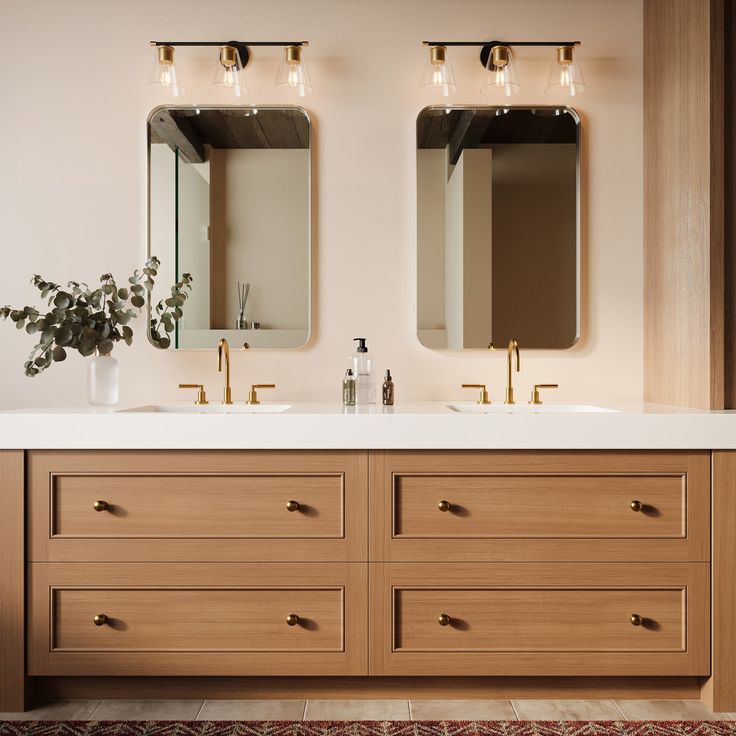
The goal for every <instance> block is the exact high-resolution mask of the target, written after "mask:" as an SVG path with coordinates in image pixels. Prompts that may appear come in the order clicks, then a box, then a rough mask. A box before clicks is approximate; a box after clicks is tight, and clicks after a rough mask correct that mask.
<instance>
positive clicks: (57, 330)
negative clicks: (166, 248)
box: [0, 256, 193, 404]
mask: <svg viewBox="0 0 736 736" xmlns="http://www.w3.org/2000/svg"><path fill="white" fill-rule="evenodd" d="M160 265H161V264H160V261H159V260H158V258H156V257H155V256H151V257H150V258H149V259H148V260H147V261H146V263H145V266H144V267H143V269H140V270H136V271H135V272H134V273H133V275H132V276H131V277H130V278H129V279H128V285H127V286H125V287H122V288H120V287H118V285H117V283H116V281H115V278H114V277H113V275H112V274H109V273H105V274H102V276H100V286H99V287H98V288H96V289H90V287H89V286H87V284H85V283H81V282H78V281H70V282H69V283H68V284H67V288H66V289H63V288H62V287H61V286H60V285H59V284H55V283H53V282H50V281H46V280H45V279H43V278H42V277H41V276H39V275H35V276H34V277H33V278H32V279H31V283H32V284H33V285H34V286H35V287H36V288H37V289H38V290H39V291H40V292H41V297H42V298H43V299H46V302H47V307H48V308H47V309H36V308H35V307H22V308H17V309H16V308H13V307H9V306H5V307H2V308H0V316H1V317H2V318H3V319H6V320H7V319H10V320H11V321H12V322H15V326H16V328H17V329H19V330H22V329H25V331H26V332H27V333H28V334H29V335H36V336H37V343H36V345H34V347H33V350H32V351H31V354H30V355H29V356H28V360H27V361H26V363H25V366H24V368H25V374H26V375H27V376H28V377H30V378H33V377H34V376H37V375H39V374H40V373H43V371H45V370H46V369H47V368H48V367H49V366H51V365H52V364H53V363H55V362H57V363H58V362H60V361H62V360H66V357H67V353H68V351H70V350H76V351H77V352H78V353H79V354H80V355H82V356H85V357H90V362H89V367H88V374H87V375H88V378H87V398H88V399H89V402H90V403H91V404H116V403H117V401H118V366H117V360H115V358H113V357H112V351H113V348H114V347H115V344H116V343H118V342H120V341H122V342H124V343H125V344H126V345H130V344H131V343H132V342H133V329H132V328H131V327H130V324H129V323H130V322H131V320H132V319H134V318H135V317H137V316H138V315H139V314H140V313H141V311H142V310H143V307H144V306H145V304H146V300H147V299H150V296H151V292H152V290H153V285H154V280H155V278H156V275H157V274H158V268H159V266H160ZM192 281H193V278H192V276H191V275H190V274H188V273H185V274H183V275H182V277H181V280H180V281H177V283H175V284H174V285H173V286H172V287H171V296H169V297H167V298H166V299H162V300H161V301H160V302H158V303H157V304H156V305H155V307H154V308H153V309H152V310H151V320H150V325H149V327H150V333H149V334H150V338H151V341H152V342H153V344H154V345H156V346H157V347H160V348H167V347H169V345H170V344H171V338H170V337H169V334H170V333H172V332H173V331H174V329H175V324H176V322H177V321H178V320H179V319H181V317H182V315H183V307H184V303H185V302H186V300H187V297H188V296H189V292H191V289H192V286H191V284H192Z"/></svg>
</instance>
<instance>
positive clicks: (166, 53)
mask: <svg viewBox="0 0 736 736" xmlns="http://www.w3.org/2000/svg"><path fill="white" fill-rule="evenodd" d="M154 51H155V57H154V61H153V68H152V70H151V75H150V77H149V80H148V83H149V84H155V85H158V86H159V87H163V88H164V89H165V90H166V91H167V92H168V94H170V95H171V96H172V97H179V96H180V95H182V94H184V87H182V85H181V74H180V73H179V69H178V66H177V64H176V60H175V58H174V47H173V46H167V45H164V44H162V45H160V46H155V47H154Z"/></svg>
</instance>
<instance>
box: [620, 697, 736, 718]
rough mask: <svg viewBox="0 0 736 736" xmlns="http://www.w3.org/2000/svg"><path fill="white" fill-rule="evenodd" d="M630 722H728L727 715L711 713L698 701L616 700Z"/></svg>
mask: <svg viewBox="0 0 736 736" xmlns="http://www.w3.org/2000/svg"><path fill="white" fill-rule="evenodd" d="M616 705H617V706H618V707H619V708H620V709H621V712H622V713H623V714H624V715H625V716H626V718H627V719H628V720H630V721H728V720H730V718H729V715H728V713H713V711H711V710H710V709H709V708H708V707H707V706H706V705H704V704H703V703H701V702H700V701H699V700H617V701H616Z"/></svg>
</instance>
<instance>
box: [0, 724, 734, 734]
mask: <svg viewBox="0 0 736 736" xmlns="http://www.w3.org/2000/svg"><path fill="white" fill-rule="evenodd" d="M0 736H736V722H734V721H0Z"/></svg>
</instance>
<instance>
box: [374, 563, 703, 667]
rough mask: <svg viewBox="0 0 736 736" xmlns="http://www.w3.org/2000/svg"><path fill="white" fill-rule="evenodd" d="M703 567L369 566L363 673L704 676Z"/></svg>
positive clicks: (575, 565) (666, 565)
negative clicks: (367, 669)
mask: <svg viewBox="0 0 736 736" xmlns="http://www.w3.org/2000/svg"><path fill="white" fill-rule="evenodd" d="M708 567H709V566H708V564H707V563H673V564H650V563H643V564H638V565H618V564H603V565H602V564H594V563H589V564H585V563H583V564H577V563H564V564H558V563H551V564H550V563H548V564H528V563H520V564H516V565H503V564H479V565H456V564H452V563H450V564H440V565H427V564H422V563H392V564H385V565H376V566H375V570H372V580H371V586H372V588H371V599H372V600H375V601H379V604H378V609H377V610H376V611H374V615H375V618H376V620H377V626H376V629H375V633H374V637H375V638H374V640H373V642H372V646H371V650H372V652H373V662H372V673H373V674H386V675H388V674H391V675H416V674H420V672H422V671H424V672H427V671H432V672H437V673H438V674H445V675H470V674H480V675H563V674H564V675H705V674H708V672H709V656H708V644H709V628H708V621H709V614H708V611H709V602H708ZM632 617H633V618H632ZM637 617H640V618H637Z"/></svg>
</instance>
